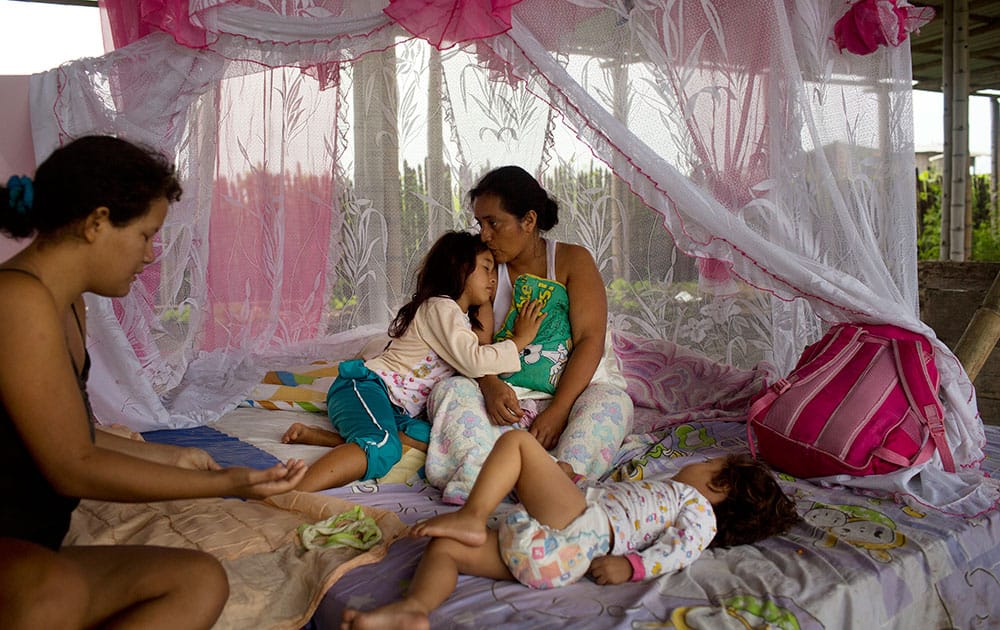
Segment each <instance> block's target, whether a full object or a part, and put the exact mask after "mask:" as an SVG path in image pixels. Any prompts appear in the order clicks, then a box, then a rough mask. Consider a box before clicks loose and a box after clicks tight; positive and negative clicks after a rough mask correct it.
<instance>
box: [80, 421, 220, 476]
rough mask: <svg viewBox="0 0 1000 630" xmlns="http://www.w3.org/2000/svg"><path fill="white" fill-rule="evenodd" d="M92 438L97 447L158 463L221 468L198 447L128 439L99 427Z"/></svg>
mask: <svg viewBox="0 0 1000 630" xmlns="http://www.w3.org/2000/svg"><path fill="white" fill-rule="evenodd" d="M94 438H95V443H96V444H97V446H98V447H99V448H104V449H108V450H111V451H117V452H119V453H124V454H126V455H131V456H133V457H138V458H139V459H145V460H148V461H151V462H156V463H158V464H167V465H169V466H178V467H180V468H189V469H191V470H219V469H220V468H221V467H220V466H219V465H218V464H217V463H215V460H214V459H212V456H211V455H209V454H208V453H206V452H205V451H204V450H202V449H200V448H194V447H182V446H171V445H170V444H157V443H155V442H143V441H141V440H130V439H128V438H124V437H121V436H118V435H115V434H113V433H108V432H107V431H102V430H101V429H100V427H98V429H97V431H95V432H94Z"/></svg>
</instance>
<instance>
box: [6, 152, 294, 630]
mask: <svg viewBox="0 0 1000 630" xmlns="http://www.w3.org/2000/svg"><path fill="white" fill-rule="evenodd" d="M180 193H181V189H180V185H179V183H178V181H177V179H176V177H175V175H174V168H173V166H172V165H170V164H169V163H168V162H167V161H166V160H164V159H163V157H162V156H160V155H158V154H156V153H152V152H149V151H147V150H145V149H142V148H140V147H137V146H135V145H133V144H130V143H128V142H126V141H124V140H119V139H116V138H111V137H104V136H90V137H85V138H80V139H78V140H75V141H73V142H71V143H69V144H68V145H66V146H64V147H62V148H60V149H57V150H56V151H55V152H54V153H53V154H52V155H51V156H50V157H49V158H48V159H47V160H46V161H45V162H43V163H42V164H41V166H39V168H38V171H37V173H36V175H35V179H34V181H32V180H31V179H30V178H28V177H23V176H15V177H11V178H10V179H9V180H7V183H6V185H5V186H0V230H2V231H3V232H5V233H6V234H8V235H11V236H14V237H26V236H32V235H33V236H34V239H33V240H32V241H31V243H29V244H28V245H27V247H25V248H24V249H23V250H21V251H20V252H19V253H18V254H16V255H15V256H14V257H12V258H10V259H9V260H7V261H5V262H3V263H2V264H0V348H2V349H3V351H2V352H0V496H2V497H3V502H4V505H3V509H2V510H0V558H2V559H3V561H2V562H0V610H2V613H0V615H2V621H3V625H4V627H13V628H22V627H23V628H47V627H54V626H56V625H59V626H65V625H69V626H73V627H91V626H103V625H105V624H106V623H107V622H108V621H109V620H111V619H112V618H114V620H115V622H118V623H121V622H125V623H128V622H132V623H133V624H135V623H140V622H141V623H142V625H144V627H158V626H163V627H168V626H169V627H178V626H180V627H209V626H211V625H212V624H213V623H214V622H215V620H216V619H217V618H218V616H219V614H220V613H221V612H222V607H223V606H224V605H225V602H226V598H227V597H228V583H227V580H226V575H225V571H224V570H223V569H222V566H221V565H220V564H219V562H218V561H217V560H215V558H213V557H212V556H210V555H208V554H204V553H202V552H196V551H191V550H186V549H168V548H161V547H114V546H112V547H98V546H92V547H72V546H68V547H63V546H62V540H63V537H64V536H65V535H66V532H67V530H68V529H69V522H70V514H71V512H72V511H73V509H74V508H75V507H76V505H77V504H78V503H79V501H80V498H89V499H99V500H106V501H156V500H165V499H180V498H189V497H207V496H232V495H236V496H243V497H253V498H263V497H266V496H270V495H272V494H276V493H279V492H286V491H288V490H291V489H292V488H294V487H295V486H296V485H297V484H298V482H299V481H301V479H302V476H303V475H304V473H305V466H304V465H303V463H302V462H300V461H290V462H289V463H288V464H287V465H278V466H274V467H272V468H270V469H268V470H251V469H247V468H229V469H225V470H220V469H219V467H218V465H217V464H215V462H214V461H213V460H212V458H211V457H209V456H208V455H207V454H206V453H204V452H203V451H200V450H198V449H177V448H174V447H165V446H160V445H154V444H148V443H144V442H138V441H132V440H127V439H123V438H117V437H115V436H112V435H110V434H107V433H104V432H103V431H96V432H95V430H94V417H93V413H92V411H91V408H90V402H89V400H88V398H87V389H86V382H87V373H88V371H89V370H90V358H89V356H88V355H87V351H86V343H85V342H86V333H85V331H86V317H85V307H84V305H83V294H84V293H85V292H91V293H95V294H97V295H100V296H106V297H120V296H124V295H125V294H126V293H128V291H129V287H130V285H131V283H132V281H133V279H134V278H135V276H136V275H137V274H139V273H140V272H141V271H142V269H143V267H144V266H145V265H147V264H149V263H151V262H153V248H152V243H153V237H154V236H155V234H156V233H157V231H158V230H159V229H160V227H161V225H162V224H163V221H164V218H165V216H166V213H167V207H168V205H169V202H170V201H175V200H177V199H178V198H179V197H180Z"/></svg>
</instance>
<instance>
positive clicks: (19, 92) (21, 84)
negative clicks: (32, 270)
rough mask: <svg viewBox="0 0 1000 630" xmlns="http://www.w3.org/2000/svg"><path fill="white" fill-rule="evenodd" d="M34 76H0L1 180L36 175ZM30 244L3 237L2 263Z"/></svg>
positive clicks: (0, 243) (0, 237)
mask: <svg viewBox="0 0 1000 630" xmlns="http://www.w3.org/2000/svg"><path fill="white" fill-rule="evenodd" d="M29 81H30V77H29V76H27V75H25V76H0V103H3V111H4V122H3V124H2V125H0V179H2V182H0V183H4V184H5V183H6V182H7V178H8V177H10V176H11V175H32V174H34V172H35V151H34V147H33V145H32V142H31V116H30V114H29V110H28V87H29ZM25 244H26V242H25V241H14V240H12V239H9V238H6V237H4V236H3V235H0V261H3V260H7V259H8V258H10V257H11V256H12V255H14V254H15V253H16V252H17V251H18V250H20V249H21V247H23V246H24V245H25Z"/></svg>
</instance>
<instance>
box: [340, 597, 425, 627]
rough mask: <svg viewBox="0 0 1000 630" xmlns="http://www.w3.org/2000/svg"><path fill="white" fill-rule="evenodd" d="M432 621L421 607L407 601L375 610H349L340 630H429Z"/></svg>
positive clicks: (341, 622)
mask: <svg viewBox="0 0 1000 630" xmlns="http://www.w3.org/2000/svg"><path fill="white" fill-rule="evenodd" d="M430 627H431V622H430V619H428V617H427V613H426V612H424V611H423V610H422V609H421V608H420V606H419V605H417V604H415V603H412V602H408V601H406V600H405V599H404V600H402V601H398V602H394V603H392V604H389V605H388V606H382V607H381V608H376V609H375V610H365V611H362V610H354V609H353V608H348V609H347V610H345V611H344V617H343V619H341V621H340V630H354V629H357V630H367V629H369V628H386V629H388V628H391V629H392V630H396V629H397V628H399V629H401V630H428V629H429V628H430Z"/></svg>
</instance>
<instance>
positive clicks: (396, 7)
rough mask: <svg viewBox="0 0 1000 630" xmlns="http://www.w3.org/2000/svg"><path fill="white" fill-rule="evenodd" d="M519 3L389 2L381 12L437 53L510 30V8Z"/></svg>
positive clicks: (472, 0)
mask: <svg viewBox="0 0 1000 630" xmlns="http://www.w3.org/2000/svg"><path fill="white" fill-rule="evenodd" d="M520 2H521V0H391V2H390V3H389V6H388V7H386V8H385V9H384V10H383V11H384V13H385V14H386V15H388V16H389V17H391V18H392V19H394V20H396V22H398V23H399V25H400V26H402V27H403V28H405V29H406V30H407V31H409V32H410V33H412V34H413V35H415V36H417V37H419V38H421V39H424V40H427V41H428V42H430V43H431V44H433V45H434V46H435V47H437V48H438V49H439V50H444V49H445V48H449V47H451V46H454V45H455V44H459V43H461V42H467V41H471V40H476V39H483V38H484V37H492V36H494V35H499V34H500V33H503V32H506V31H508V30H510V11H511V8H512V7H513V6H514V5H516V4H518V3H520Z"/></svg>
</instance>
